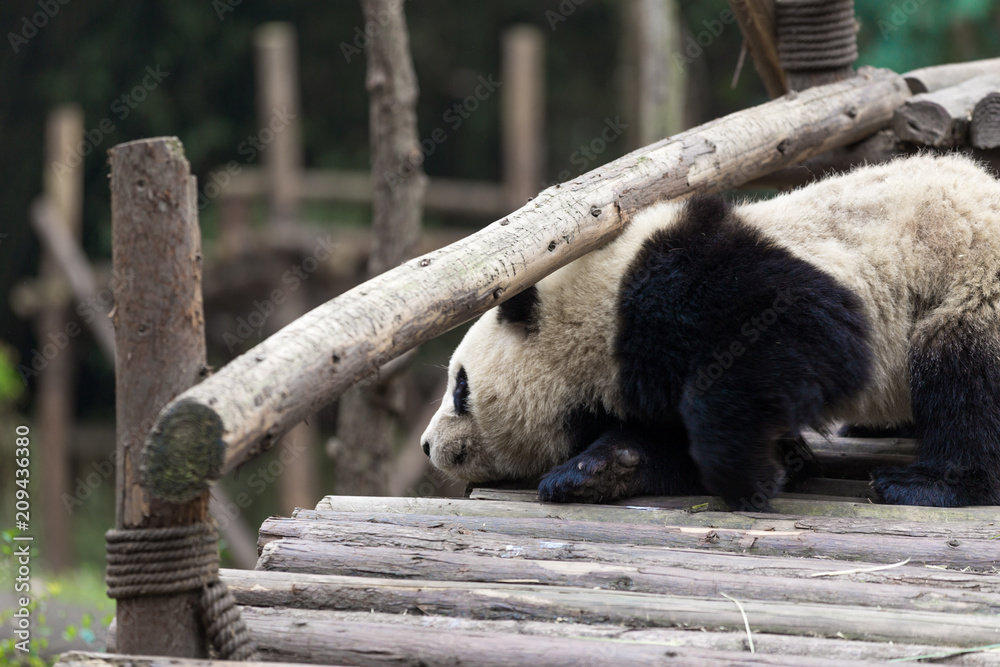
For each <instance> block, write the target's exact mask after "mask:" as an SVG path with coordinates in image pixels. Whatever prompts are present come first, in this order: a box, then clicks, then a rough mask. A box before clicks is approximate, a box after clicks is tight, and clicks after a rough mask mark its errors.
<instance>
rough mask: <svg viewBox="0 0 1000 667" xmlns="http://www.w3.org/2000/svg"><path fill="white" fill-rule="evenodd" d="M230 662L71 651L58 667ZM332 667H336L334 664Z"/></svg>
mask: <svg viewBox="0 0 1000 667" xmlns="http://www.w3.org/2000/svg"><path fill="white" fill-rule="evenodd" d="M233 664H234V663H233V662H232V661H230V660H198V659H193V658H192V659H184V658H171V657H164V656H154V655H118V654H114V653H88V652H86V651H70V652H69V653H63V654H62V655H61V656H59V662H57V663H56V665H57V667H232V665H233ZM237 664H239V665H240V666H241V667H302V666H301V665H299V664H295V663H290V662H270V661H268V662H260V661H257V660H252V661H247V662H240V663H237ZM330 667H334V665H333V664H331V665H330Z"/></svg>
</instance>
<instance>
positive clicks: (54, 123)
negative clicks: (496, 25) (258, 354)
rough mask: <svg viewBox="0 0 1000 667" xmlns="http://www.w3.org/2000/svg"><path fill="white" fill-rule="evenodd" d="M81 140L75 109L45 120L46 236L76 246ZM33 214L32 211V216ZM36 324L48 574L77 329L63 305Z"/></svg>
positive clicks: (64, 487) (45, 275)
mask: <svg viewBox="0 0 1000 667" xmlns="http://www.w3.org/2000/svg"><path fill="white" fill-rule="evenodd" d="M82 136H83V111H82V110H81V109H80V108H79V107H76V106H69V107H62V108H59V109H57V110H55V111H54V112H53V113H52V114H51V115H50V116H49V118H48V122H47V127H46V137H45V163H46V168H45V172H44V174H43V178H44V181H45V199H44V201H45V202H46V206H47V212H48V213H50V218H51V219H50V220H49V222H51V223H52V228H53V229H52V231H53V232H54V233H55V234H56V235H60V236H61V237H62V238H65V239H67V240H68V241H69V242H70V243H76V239H77V238H79V237H80V225H81V221H80V214H81V209H82V206H83V169H82V167H81V165H80V164H79V162H78V163H77V166H76V167H75V168H72V169H71V168H69V167H67V166H66V165H68V164H72V158H73V156H74V151H75V150H76V146H77V145H78V144H79V142H80V137H82ZM36 211H37V209H33V211H32V213H35V212H36ZM33 217H34V216H33ZM36 228H37V227H36ZM61 259H62V258H61V257H60V256H59V255H56V254H55V253H54V252H52V249H51V248H49V247H48V246H46V252H45V253H43V255H42V258H41V267H40V275H41V277H42V279H43V280H51V279H53V278H54V277H56V275H58V273H59V271H60V268H62V267H61V261H60V260H61ZM57 267H58V268H57ZM36 324H37V329H36V331H37V335H38V347H39V348H40V349H42V350H43V352H44V353H45V357H46V359H47V360H48V363H47V364H46V366H45V368H44V369H43V371H42V373H41V375H40V376H39V377H38V385H37V394H36V398H37V401H38V404H37V409H38V421H39V432H40V435H41V438H40V440H41V442H40V453H41V457H42V460H43V461H45V476H44V477H43V478H42V479H43V480H44V483H43V484H42V491H41V510H42V513H43V514H44V516H45V521H44V522H43V524H42V526H43V531H44V533H43V538H44V540H45V545H46V548H45V550H44V551H43V552H42V554H43V555H42V558H43V560H44V562H45V565H46V566H47V567H48V568H49V569H50V570H52V571H54V572H59V571H61V570H64V569H66V568H67V567H69V566H70V564H71V563H72V561H73V553H74V548H73V536H72V533H71V532H70V522H69V518H70V517H69V513H68V512H66V511H65V507H64V506H63V502H62V498H63V497H64V496H65V494H66V493H67V492H69V491H70V490H71V488H70V470H69V439H70V432H71V431H72V429H73V412H74V405H75V401H74V391H73V387H74V385H75V379H76V345H75V341H74V338H75V336H76V335H77V334H78V333H79V324H77V323H76V322H74V321H73V319H72V316H71V314H70V313H69V310H68V308H67V307H66V306H55V305H52V306H49V307H47V308H44V309H42V311H41V312H40V313H39V316H38V318H37V319H36ZM74 331H75V333H73V332H74ZM71 334H72V335H71ZM52 346H54V347H56V352H55V354H54V355H50V354H49V352H48V350H49V348H50V347H52Z"/></svg>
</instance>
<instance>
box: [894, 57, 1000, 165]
mask: <svg viewBox="0 0 1000 667" xmlns="http://www.w3.org/2000/svg"><path fill="white" fill-rule="evenodd" d="M998 91H1000V73H997V74H984V75H983V76H978V77H976V78H975V79H969V80H968V81H965V82H963V83H961V84H959V85H957V86H952V87H951V88H942V89H941V90H936V91H934V92H930V93H921V94H920V95H915V96H914V97H913V98H911V99H909V100H907V101H906V103H905V104H904V105H903V106H902V107H900V108H899V109H897V110H896V114H895V116H894V117H893V120H892V127H893V130H895V132H896V135H897V136H898V137H899V138H900V139H903V140H905V141H912V142H914V143H917V144H922V145H924V146H933V147H935V148H949V147H951V146H958V145H961V144H963V143H965V142H966V139H967V137H968V133H969V119H970V117H971V116H972V111H973V109H975V107H976V104H977V103H978V102H979V101H980V100H982V99H983V98H984V97H986V96H987V95H989V94H990V93H993V92H998Z"/></svg>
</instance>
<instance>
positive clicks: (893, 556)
mask: <svg viewBox="0 0 1000 667" xmlns="http://www.w3.org/2000/svg"><path fill="white" fill-rule="evenodd" d="M318 518H323V516H322V514H319V515H318ZM370 520H374V521H379V522H383V527H384V528H385V533H383V534H382V535H381V536H380V538H381V537H384V538H386V539H389V540H391V539H393V538H392V533H393V532H394V525H404V526H409V527H412V528H416V529H420V530H423V531H424V533H425V539H426V540H433V539H438V540H441V539H449V536H448V535H447V533H448V531H454V530H466V531H476V532H475V534H476V535H477V536H482V535H481V534H482V533H497V534H501V535H505V536H509V537H513V536H516V537H520V538H535V539H540V540H547V541H549V543H550V544H553V543H556V544H558V543H559V542H561V541H570V542H573V541H590V542H599V543H602V544H604V543H620V544H636V545H646V546H660V547H674V548H682V549H703V550H706V551H715V552H728V553H739V554H750V555H755V556H768V555H771V556H796V557H802V558H810V557H822V558H832V559H838V560H847V561H865V562H874V563H897V562H900V561H902V560H905V559H907V558H909V559H911V562H913V563H920V564H926V565H940V566H945V567H958V568H961V567H967V568H971V569H974V570H976V571H986V572H989V571H991V570H992V569H993V568H995V567H996V566H997V564H998V563H1000V553H998V551H997V548H996V541H995V540H983V539H962V538H954V537H944V536H939V537H900V536H895V535H880V536H879V538H878V539H877V540H873V539H872V537H871V536H870V535H863V534H862V535H857V534H855V535H851V534H843V533H821V532H816V531H810V530H802V529H796V528H794V527H791V528H790V527H787V524H786V525H785V526H772V527H770V528H766V529H732V528H712V527H708V526H665V525H659V526H651V525H637V524H623V523H598V522H591V521H575V520H561V521H548V520H544V519H538V518H534V519H523V518H484V517H460V516H454V517H447V516H409V517H403V516H401V515H384V516H376V517H371V519H370ZM390 526H391V527H393V528H389V527H390ZM349 529H350V530H356V531H357V535H355V536H354V539H356V540H360V539H362V538H361V537H360V535H362V534H371V533H372V532H375V530H374V528H369V527H366V526H363V525H359V526H357V527H356V528H353V527H352V528H349ZM437 529H441V530H440V531H438V530H437ZM435 532H437V533H438V535H434V533H435ZM390 543H391V542H390ZM371 544H372V545H373V546H375V545H377V542H374V543H371ZM539 557H542V558H545V557H546V556H544V555H543V556H539ZM548 557H552V556H548ZM831 569H843V567H841V566H832V568H831Z"/></svg>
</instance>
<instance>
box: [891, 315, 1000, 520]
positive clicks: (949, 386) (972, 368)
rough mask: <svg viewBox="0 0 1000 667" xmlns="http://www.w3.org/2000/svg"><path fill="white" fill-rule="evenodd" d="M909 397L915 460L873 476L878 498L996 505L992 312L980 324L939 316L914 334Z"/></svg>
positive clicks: (997, 403) (999, 323)
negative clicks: (916, 453) (911, 411)
mask: <svg viewBox="0 0 1000 667" xmlns="http://www.w3.org/2000/svg"><path fill="white" fill-rule="evenodd" d="M963 301H964V303H966V304H969V303H975V300H972V299H970V300H964V299H963ZM987 307H988V304H987ZM990 311H992V312H990ZM980 315H982V313H980ZM910 394H911V401H912V406H913V417H914V428H915V435H916V436H917V438H918V439H919V440H920V449H919V451H918V455H917V461H916V462H915V463H913V464H912V465H910V466H907V467H886V468H879V469H876V470H875V471H873V473H872V486H873V488H874V489H875V491H876V492H877V493H878V494H879V496H880V497H881V499H882V500H883V501H885V502H887V503H893V504H898V505H932V506H937V507H959V506H963V505H1000V320H998V315H997V312H996V306H993V307H992V308H989V307H988V309H987V313H986V314H985V316H980V317H977V316H976V313H972V314H970V313H968V312H962V311H959V312H957V313H956V312H955V311H954V310H950V311H945V310H944V309H942V311H941V312H940V314H939V315H938V316H935V317H932V318H929V319H928V320H927V322H926V323H924V324H923V325H922V326H921V327H920V328H918V330H917V332H916V333H915V334H914V336H913V337H912V339H911V343H910Z"/></svg>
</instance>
